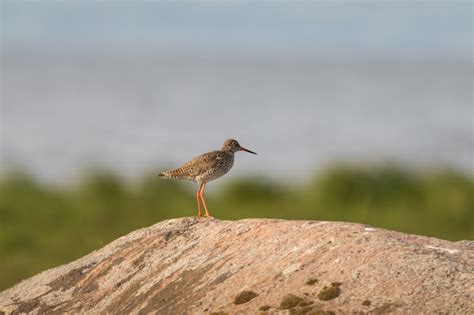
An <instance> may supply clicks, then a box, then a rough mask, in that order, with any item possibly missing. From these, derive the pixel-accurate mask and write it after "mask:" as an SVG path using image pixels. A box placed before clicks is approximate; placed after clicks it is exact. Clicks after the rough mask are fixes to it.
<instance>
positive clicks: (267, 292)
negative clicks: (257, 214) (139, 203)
mask: <svg viewBox="0 0 474 315" xmlns="http://www.w3.org/2000/svg"><path fill="white" fill-rule="evenodd" d="M71 246H74V244H71ZM2 312H3V313H6V314H10V313H11V314H17V313H53V312H57V313H64V312H68V313H88V314H99V313H103V314H105V313H107V314H127V313H138V312H140V313H159V314H184V313H192V314H196V313H197V314H204V313H211V314H212V313H220V314H223V313H228V314H235V313H245V314H247V313H253V314H255V313H257V314H258V313H261V312H267V313H276V312H282V313H292V314H311V313H313V314H332V313H336V314H339V313H343V314H344V313H361V314H362V313H369V314H385V313H403V314H422V313H423V314H440V313H443V314H444V313H451V314H474V243H473V242H468V241H462V242H456V243H453V242H449V241H444V240H439V239H435V238H430V237H423V236H416V235H409V234H404V233H398V232H393V231H388V230H384V229H379V228H373V227H369V226H364V225H361V224H352V223H343V222H313V221H284V220H266V219H248V220H241V221H219V220H213V219H204V218H181V219H174V220H168V221H164V222H161V223H158V224H155V225H153V226H151V227H148V228H144V229H141V230H138V231H135V232H132V233H130V234H128V235H126V236H124V237H121V238H119V239H117V240H116V241H114V242H112V243H110V244H109V245H107V246H105V247H104V248H102V249H100V250H97V251H94V252H92V253H90V254H89V255H87V256H85V257H83V258H81V259H78V260H76V261H74V262H72V263H69V264H66V265H63V266H60V267H57V268H54V269H50V270H47V271H45V272H43V273H40V274H38V275H36V276H34V277H32V278H30V279H27V280H25V281H23V282H21V283H19V284H17V285H16V286H14V287H12V288H10V289H8V290H6V291H3V292H1V293H0V313H2Z"/></svg>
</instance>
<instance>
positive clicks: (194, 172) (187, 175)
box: [163, 151, 223, 180]
mask: <svg viewBox="0 0 474 315" xmlns="http://www.w3.org/2000/svg"><path fill="white" fill-rule="evenodd" d="M222 154H223V153H222V152H221V151H212V152H208V153H204V154H202V155H199V156H196V157H195V158H194V159H192V160H191V161H189V162H186V163H185V164H183V165H182V166H181V167H179V168H177V169H175V170H172V171H169V172H164V173H163V174H164V175H165V177H170V178H182V179H191V180H195V178H196V177H197V176H199V175H202V174H204V173H205V172H207V171H209V169H212V168H214V167H216V165H217V163H219V161H220V160H221V159H222Z"/></svg>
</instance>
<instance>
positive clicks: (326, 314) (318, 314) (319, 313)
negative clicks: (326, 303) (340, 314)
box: [308, 310, 336, 315]
mask: <svg viewBox="0 0 474 315" xmlns="http://www.w3.org/2000/svg"><path fill="white" fill-rule="evenodd" d="M308 315H336V313H334V312H333V311H325V310H314V311H311V312H309V313H308Z"/></svg>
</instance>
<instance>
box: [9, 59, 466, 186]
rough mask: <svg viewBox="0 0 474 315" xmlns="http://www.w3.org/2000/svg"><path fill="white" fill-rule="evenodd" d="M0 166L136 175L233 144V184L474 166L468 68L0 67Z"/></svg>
mask: <svg viewBox="0 0 474 315" xmlns="http://www.w3.org/2000/svg"><path fill="white" fill-rule="evenodd" d="M2 66H3V69H2V96H1V101H2V102H1V103H2V120H1V123H2V141H1V144H2V145H1V149H2V150H1V157H2V159H1V167H2V168H3V169H4V170H5V169H9V168H11V167H13V165H19V166H21V167H25V168H27V169H28V170H30V171H31V172H32V173H34V174H36V175H37V176H38V177H39V178H41V179H43V180H46V181H63V180H70V179H73V178H76V177H77V176H78V175H80V174H81V172H82V171H83V170H84V168H85V167H86V166H88V165H103V166H106V167H108V168H111V169H113V170H117V171H119V172H120V173H121V174H124V175H127V176H133V175H136V174H139V173H142V172H144V171H149V170H153V171H155V170H156V172H158V170H161V169H162V168H164V167H168V166H178V165H179V164H180V163H182V162H185V161H186V160H188V159H189V158H191V157H193V156H195V155H197V154H200V153H203V152H207V151H210V150H213V149H217V148H220V146H221V145H222V143H223V141H224V140H225V139H226V138H229V137H233V138H236V139H238V140H239V141H240V143H241V144H242V145H243V146H246V147H248V148H249V149H251V150H254V151H257V152H258V153H259V155H258V156H256V157H255V156H252V155H247V154H245V153H239V155H238V156H237V160H236V164H235V166H234V168H235V169H238V171H236V170H235V169H234V171H233V172H231V174H232V176H239V175H242V174H248V173H258V174H263V175H266V176H270V177H275V176H278V177H282V178H283V179H286V178H289V177H290V176H294V177H295V178H308V176H311V175H313V174H314V170H315V169H318V168H320V167H322V166H324V165H326V164H328V163H331V162H332V161H334V160H342V161H362V162H364V161H366V162H367V161H372V162H373V161H381V160H382V161H383V160H392V161H397V162H401V163H406V164H409V165H413V166H415V167H423V168H424V167H437V166H445V165H448V166H452V167H456V168H461V169H464V170H468V171H470V172H472V171H473V170H474V167H473V166H474V165H473V157H474V136H473V134H474V133H473V128H474V127H473V114H474V113H473V96H472V86H473V77H472V74H473V64H472V62H471V61H462V60H458V61H450V60H441V59H437V60H423V61H422V60H418V61H415V60H411V61H408V60H393V59H392V60H390V59H387V60H373V59H356V60H348V59H337V58H334V59H327V58H316V57H314V58H310V57H308V58H290V57H285V58H263V57H230V56H228V57H226V58H212V57H205V58H204V57H194V56H189V55H188V56H186V55H182V56H160V55H154V56H150V55H143V56H98V55H93V56H92V55H91V56H84V55H82V56H73V55H62V56H59V55H57V56H47V55H41V54H37V55H35V54H24V55H8V54H6V55H4V56H3V57H2Z"/></svg>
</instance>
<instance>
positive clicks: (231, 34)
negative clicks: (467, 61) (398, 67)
mask: <svg viewBox="0 0 474 315" xmlns="http://www.w3.org/2000/svg"><path fill="white" fill-rule="evenodd" d="M1 5H2V16H1V19H2V41H3V46H2V47H3V49H4V51H18V50H20V51H31V50H38V51H40V50H52V51H64V50H66V51H68V50H72V51H76V52H77V51H79V52H82V51H87V50H89V51H90V50H92V51H93V52H97V51H99V52H103V53H110V52H132V53H153V52H171V53H204V54H221V53H237V54H263V55H267V54H272V55H286V54H290V55H293V54H303V55H306V54H308V55H341V54H342V55H348V54H349V55H352V54H353V55H369V56H373V55H381V56H402V57H422V58H424V57H426V56H434V57H439V56H452V57H462V58H470V56H471V54H472V37H473V31H472V16H473V2H472V1H454V0H453V1H390V2H383V3H382V2H381V1H347V2H345V1H337V2H336V1H331V2H330V1H327V2H326V1H313V2H300V1H298V2H256V1H252V2H250V1H245V2H244V1H242V2H237V1H235V2H234V1H232V2H225V3H222V2H201V3H198V2H154V1H146V2H145V1H141V2H136V1H123V2H121V1H1Z"/></svg>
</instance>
